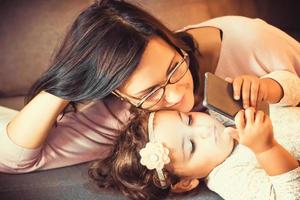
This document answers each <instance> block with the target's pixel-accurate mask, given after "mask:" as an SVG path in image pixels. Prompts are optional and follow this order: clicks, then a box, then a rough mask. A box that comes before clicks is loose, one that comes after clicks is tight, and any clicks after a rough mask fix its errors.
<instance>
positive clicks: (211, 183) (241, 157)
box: [206, 145, 300, 200]
mask: <svg viewBox="0 0 300 200" xmlns="http://www.w3.org/2000/svg"><path fill="white" fill-rule="evenodd" d="M238 148H239V150H238V151H239V152H237V153H236V154H235V155H233V156H230V157H229V158H228V159H227V160H226V161H225V162H224V163H222V164H221V165H219V166H218V167H217V168H215V169H214V170H213V171H212V172H211V173H210V174H209V176H208V177H207V179H206V182H207V185H208V187H209V188H210V189H211V190H213V191H215V192H216V193H218V194H219V195H220V196H221V197H222V198H224V199H230V200H240V199H245V200H261V199H268V200H298V199H300V167H298V168H296V169H294V170H292V171H289V172H287V173H284V174H280V175H277V176H268V174H266V172H265V171H264V170H263V169H262V168H260V167H259V166H258V165H257V164H255V163H256V162H255V156H254V155H252V152H251V151H250V150H248V149H247V148H246V147H244V146H242V145H239V147H238ZM249 157H252V159H248V158H249Z"/></svg>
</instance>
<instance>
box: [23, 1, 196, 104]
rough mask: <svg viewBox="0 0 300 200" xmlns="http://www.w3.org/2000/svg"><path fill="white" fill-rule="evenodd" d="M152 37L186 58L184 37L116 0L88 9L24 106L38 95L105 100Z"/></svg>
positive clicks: (130, 68)
mask: <svg viewBox="0 0 300 200" xmlns="http://www.w3.org/2000/svg"><path fill="white" fill-rule="evenodd" d="M154 35H156V36H159V37H161V38H162V39H164V40H165V41H166V42H167V43H168V44H169V45H171V46H172V47H174V48H175V49H177V50H179V48H182V49H184V50H186V51H187V52H189V54H190V53H191V48H190V47H189V46H188V45H187V44H186V43H185V42H184V41H183V40H182V39H181V36H180V35H184V34H182V33H179V34H178V35H176V34H174V33H173V32H171V31H170V30H169V29H168V28H166V27H165V26H164V25H163V24H162V23H161V22H159V21H158V20H157V19H155V18H154V17H153V16H151V15H150V14H148V13H147V12H145V11H143V10H142V9H140V8H138V7H136V6H134V5H131V4H129V3H126V2H124V1H117V0H103V1H99V2H96V3H94V4H92V5H91V6H90V7H88V8H87V9H86V10H84V11H83V12H82V13H81V14H80V15H79V16H78V17H77V19H76V20H75V22H74V23H73V24H72V26H71V28H70V30H69V31H68V33H67V34H66V36H65V39H64V41H63V43H62V45H61V47H60V49H59V50H58V52H57V53H56V55H55V56H54V59H53V61H52V64H51V65H50V68H49V69H48V70H47V71H46V72H45V73H44V74H43V75H42V76H41V77H40V79H38V80H37V81H36V82H35V84H34V85H33V86H32V88H31V89H30V91H29V93H28V96H27V98H26V103H28V102H29V101H30V100H31V99H32V98H33V97H34V96H36V95H37V94H38V93H39V92H40V91H42V90H44V91H46V92H49V93H51V94H53V95H55V96H58V97H60V98H63V99H66V100H69V101H71V102H72V103H73V105H75V104H76V103H79V102H82V101H85V100H97V99H102V98H104V97H106V96H108V95H109V94H110V93H111V92H112V91H113V90H114V89H116V88H118V87H119V86H120V85H121V84H122V83H123V82H124V81H125V80H126V79H127V78H128V77H129V76H130V74H132V72H133V71H134V70H135V68H136V67H137V65H138V64H139V61H140V59H141V57H142V54H143V52H144V50H145V47H146V45H147V43H148V42H149V40H150V39H151V37H152V36H154ZM184 37H186V34H185V36H184ZM179 52H180V51H179ZM190 56H192V55H190ZM194 68H197V67H194ZM197 75H198V74H197ZM195 85H197V84H195Z"/></svg>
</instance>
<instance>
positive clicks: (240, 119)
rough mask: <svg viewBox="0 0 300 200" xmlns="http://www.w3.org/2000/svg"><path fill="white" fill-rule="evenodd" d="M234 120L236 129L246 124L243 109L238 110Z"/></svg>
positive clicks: (242, 127)
mask: <svg viewBox="0 0 300 200" xmlns="http://www.w3.org/2000/svg"><path fill="white" fill-rule="evenodd" d="M234 121H235V126H236V128H237V129H238V130H241V129H244V128H245V126H246V123H245V111H244V110H240V111H239V112H238V113H237V114H236V116H235V118H234Z"/></svg>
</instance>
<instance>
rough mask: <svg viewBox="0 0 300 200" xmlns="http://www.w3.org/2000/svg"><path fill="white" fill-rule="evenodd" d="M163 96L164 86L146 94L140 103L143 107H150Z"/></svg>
mask: <svg viewBox="0 0 300 200" xmlns="http://www.w3.org/2000/svg"><path fill="white" fill-rule="evenodd" d="M163 96H164V88H160V89H158V90H156V91H155V92H154V93H152V94H151V95H150V96H148V97H147V98H146V99H145V101H144V102H143V103H142V104H141V107H142V108H144V109H148V108H152V107H153V106H155V105H156V104H158V102H159V101H160V100H161V99H162V97H163Z"/></svg>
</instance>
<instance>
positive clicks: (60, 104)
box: [0, 0, 300, 173]
mask: <svg viewBox="0 0 300 200" xmlns="http://www.w3.org/2000/svg"><path fill="white" fill-rule="evenodd" d="M299 55H300V45H299V43H298V42H297V41H296V40H294V39H293V38H291V37H290V36H288V35H287V34H285V33H284V32H282V31H280V30H279V29H277V28H275V27H273V26H271V25H269V24H267V23H266V22H264V21H262V20H259V19H250V18H245V17H237V16H236V17H234V16H228V17H221V18H216V19H212V20H209V21H206V22H203V23H200V24H196V25H191V26H187V27H185V28H184V29H182V30H180V31H177V32H175V33H174V32H172V31H170V30H168V29H167V28H166V27H165V26H164V25H162V24H161V23H160V22H159V21H158V20H156V19H155V18H154V17H152V16H151V15H149V14H148V13H146V12H145V11H143V10H141V9H139V8H137V7H135V6H133V5H131V4H129V3H126V2H124V1H117V0H104V1H99V2H96V3H94V4H92V5H91V6H90V7H88V8H87V9H86V10H84V11H83V12H82V13H81V14H80V15H79V16H78V18H77V19H76V20H75V22H74V23H73V25H72V26H71V29H70V31H69V32H68V33H67V34H66V38H65V40H64V42H63V44H62V46H61V48H60V49H59V51H58V52H57V55H56V56H55V58H54V60H53V62H52V64H51V66H50V68H49V70H48V71H47V72H45V73H44V74H43V75H42V77H40V79H39V80H38V81H37V82H36V83H35V84H34V85H33V87H32V89H31V91H30V93H29V97H28V101H27V104H26V106H25V107H24V108H23V109H22V110H21V111H20V112H18V113H15V112H13V113H12V114H11V115H9V116H7V117H6V118H5V119H2V120H1V123H0V143H1V145H0V171H1V172H7V173H24V172H30V171H34V170H45V169H50V168H57V167H62V166H68V165H73V164H77V163H82V162H86V161H91V160H95V159H100V158H104V157H105V156H106V155H107V153H108V152H109V150H110V148H111V146H112V144H113V143H114V140H115V138H116V136H117V134H118V130H119V129H120V127H121V126H122V123H123V122H124V121H126V120H127V118H128V115H129V112H128V111H129V110H128V109H129V107H130V105H134V106H136V107H140V108H142V109H147V110H159V109H171V110H178V111H183V112H188V111H190V110H191V109H193V110H194V111H199V110H201V108H202V106H201V99H202V90H203V74H204V72H212V73H215V74H217V75H219V76H221V77H227V76H229V77H232V78H235V77H237V76H240V75H242V74H249V75H252V76H247V77H241V78H240V79H239V80H240V81H237V82H236V84H235V85H236V86H237V87H236V88H243V89H242V90H244V89H245V90H249V88H250V85H251V82H253V81H251V80H254V79H255V78H253V76H258V77H260V76H263V75H265V74H267V73H269V72H272V71H275V70H287V71H290V72H293V73H295V74H296V73H298V74H299V73H300V57H299ZM264 81H265V82H270V84H268V85H270V87H271V86H272V87H278V85H277V84H276V82H274V81H273V82H272V81H270V80H268V79H265V80H264ZM258 85H259V84H253V86H254V87H253V88H254V90H253V91H254V93H256V92H255V91H256V90H257V88H256V87H257V86H258ZM255 88H256V89H255ZM237 91H241V90H237ZM237 93H238V92H237ZM112 94H114V95H112ZM276 98H277V97H274V99H276ZM120 99H123V100H126V101H121V100H120ZM261 99H262V97H259V98H253V99H250V98H248V97H247V96H246V95H244V96H243V102H244V104H245V106H250V105H251V106H255V105H256V101H260V100H261ZM274 99H272V98H269V100H270V101H271V102H273V101H274ZM128 102H129V103H130V104H128ZM69 105H72V106H73V107H74V108H75V111H76V110H77V112H73V111H74V110H69V109H67V108H70V106H69ZM63 111H71V112H68V113H65V115H64V116H63V117H62V115H61V114H62V112H63ZM55 122H56V123H55Z"/></svg>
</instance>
